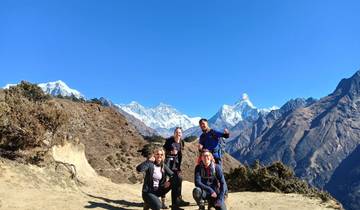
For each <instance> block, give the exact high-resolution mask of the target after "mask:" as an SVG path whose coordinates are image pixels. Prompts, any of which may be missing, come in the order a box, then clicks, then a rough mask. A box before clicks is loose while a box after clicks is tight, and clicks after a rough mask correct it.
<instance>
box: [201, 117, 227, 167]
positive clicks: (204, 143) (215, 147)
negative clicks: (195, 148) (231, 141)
mask: <svg viewBox="0 0 360 210" xmlns="http://www.w3.org/2000/svg"><path fill="white" fill-rule="evenodd" d="M199 126H200V128H201V130H202V132H203V133H202V134H201V136H200V140H199V151H201V150H203V149H207V150H209V151H210V152H211V153H212V155H213V157H214V160H215V163H216V164H219V165H221V164H222V162H221V158H222V151H221V149H222V148H221V138H226V139H227V138H229V136H230V134H229V131H228V129H226V128H225V129H224V132H223V133H222V132H219V131H216V130H213V129H211V128H210V127H209V124H208V120H207V119H204V118H203V119H201V120H200V121H199Z"/></svg>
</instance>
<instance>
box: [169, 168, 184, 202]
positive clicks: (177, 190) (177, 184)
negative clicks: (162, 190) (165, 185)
mask: <svg viewBox="0 0 360 210" xmlns="http://www.w3.org/2000/svg"><path fill="white" fill-rule="evenodd" d="M173 179H174V188H172V190H171V199H175V201H176V198H178V197H180V196H181V188H182V176H181V175H180V172H179V171H174V177H173Z"/></svg>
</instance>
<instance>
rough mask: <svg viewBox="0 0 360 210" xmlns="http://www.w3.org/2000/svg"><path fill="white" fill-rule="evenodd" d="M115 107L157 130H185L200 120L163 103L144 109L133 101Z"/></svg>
mask: <svg viewBox="0 0 360 210" xmlns="http://www.w3.org/2000/svg"><path fill="white" fill-rule="evenodd" d="M116 106H118V107H119V108H120V109H122V110H123V111H125V112H127V113H128V114H130V115H132V116H134V117H136V118H137V119H139V120H141V121H142V122H144V123H145V124H146V125H147V126H149V127H151V128H153V129H157V130H160V129H172V128H174V127H177V126H181V127H182V128H183V129H184V130H185V129H188V128H191V127H194V126H197V122H198V120H199V119H200V117H194V118H192V117H189V116H187V115H185V114H182V113H181V112H179V111H178V110H176V109H175V108H174V107H172V106H170V105H168V104H164V103H160V104H159V105H158V106H156V107H153V108H146V107H144V106H142V105H141V104H139V103H137V102H135V101H133V102H131V103H129V104H120V105H116Z"/></svg>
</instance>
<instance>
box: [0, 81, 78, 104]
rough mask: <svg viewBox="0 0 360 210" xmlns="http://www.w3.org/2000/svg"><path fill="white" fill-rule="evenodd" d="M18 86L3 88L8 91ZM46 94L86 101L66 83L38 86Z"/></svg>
mask: <svg viewBox="0 0 360 210" xmlns="http://www.w3.org/2000/svg"><path fill="white" fill-rule="evenodd" d="M15 85H18V84H7V85H5V86H4V87H3V89H8V88H9V87H11V86H15ZM37 86H39V87H40V88H41V89H42V90H43V91H44V92H45V93H47V94H50V95H52V96H58V95H61V96H74V97H76V98H78V99H81V98H83V99H85V97H84V96H83V95H82V94H81V93H80V92H79V91H77V90H75V89H72V88H70V87H69V86H68V85H67V84H66V83H65V82H63V81H61V80H58V81H55V82H47V83H40V84H37Z"/></svg>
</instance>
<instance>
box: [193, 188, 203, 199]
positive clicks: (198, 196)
mask: <svg viewBox="0 0 360 210" xmlns="http://www.w3.org/2000/svg"><path fill="white" fill-rule="evenodd" d="M193 198H194V200H196V201H199V200H201V199H202V190H201V189H200V188H198V187H195V188H194V189H193Z"/></svg>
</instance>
